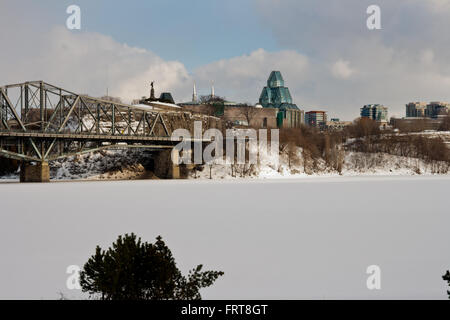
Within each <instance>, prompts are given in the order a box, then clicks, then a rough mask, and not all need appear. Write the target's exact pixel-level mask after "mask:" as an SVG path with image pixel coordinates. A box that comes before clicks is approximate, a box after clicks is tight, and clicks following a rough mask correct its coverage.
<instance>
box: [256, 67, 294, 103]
mask: <svg viewBox="0 0 450 320" xmlns="http://www.w3.org/2000/svg"><path fill="white" fill-rule="evenodd" d="M259 104H261V105H262V106H263V107H264V108H277V109H280V110H286V109H296V110H298V109H299V108H298V107H297V105H295V104H293V103H292V97H291V93H290V92H289V88H288V87H285V86H284V80H283V77H282V76H281V72H280V71H272V72H271V73H270V76H269V79H268V80H267V86H266V87H264V89H263V90H262V92H261V95H260V96H259Z"/></svg>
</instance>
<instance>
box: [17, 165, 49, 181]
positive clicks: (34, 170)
mask: <svg viewBox="0 0 450 320" xmlns="http://www.w3.org/2000/svg"><path fill="white" fill-rule="evenodd" d="M20 182H50V169H49V166H48V162H39V163H37V164H35V165H32V164H31V163H28V162H22V164H21V165H20Z"/></svg>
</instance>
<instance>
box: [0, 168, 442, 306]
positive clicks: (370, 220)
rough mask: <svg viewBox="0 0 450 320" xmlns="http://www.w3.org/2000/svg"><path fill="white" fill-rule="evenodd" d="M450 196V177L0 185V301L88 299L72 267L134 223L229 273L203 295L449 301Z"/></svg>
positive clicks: (137, 229)
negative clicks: (375, 272) (70, 285)
mask: <svg viewBox="0 0 450 320" xmlns="http://www.w3.org/2000/svg"><path fill="white" fill-rule="evenodd" d="M449 198H450V176H441V177H421V176H418V177H334V178H311V179H289V180H263V181H262V180H252V181H151V180H149V181H119V182H55V183H49V184H19V183H8V182H2V183H0V298H2V299H4V298H34V299H55V298H58V292H63V293H64V294H65V295H66V296H67V297H69V298H74V297H83V295H82V294H81V292H80V291H78V290H68V289H67V288H66V279H67V277H68V276H69V275H68V274H66V268H67V267H68V266H69V265H80V266H82V265H83V263H85V262H86V261H87V259H88V257H89V256H90V255H91V254H93V253H94V248H95V246H96V245H97V244H99V245H101V246H102V247H103V248H105V247H107V246H109V245H110V244H111V243H112V242H113V241H114V240H115V239H116V238H117V236H118V235H120V234H124V233H131V232H134V233H136V234H137V235H138V236H141V237H142V238H143V240H146V241H152V242H153V241H154V239H155V237H156V236H158V235H162V236H163V239H164V240H165V241H166V243H167V245H168V246H169V247H170V248H171V249H172V252H173V254H174V256H175V259H176V261H177V262H178V265H179V266H180V268H181V269H182V270H183V271H184V272H186V271H187V270H188V269H190V268H192V267H194V266H195V265H197V264H200V263H203V264H204V265H205V267H206V269H214V270H223V271H224V272H225V276H223V277H222V278H219V280H218V281H217V282H216V284H215V285H214V286H213V287H211V288H208V289H205V290H203V291H202V293H203V298H205V299H228V298H232V299H241V298H242V299H265V298H267V299H300V298H319V299H322V298H326V299H328V298H344V299H345V298H374V299H379V298H385V299H391V298H406V299H414V298H425V299H428V298H437V299H440V298H441V299H446V298H447V296H446V290H447V287H446V283H445V282H444V281H443V280H442V278H441V276H442V275H443V274H444V273H445V270H447V269H450V231H449V230H450V229H449V227H450V210H449ZM369 265H378V266H379V267H380V268H381V290H368V289H367V287H366V279H367V277H368V275H367V274H366V268H367V267H368V266H369Z"/></svg>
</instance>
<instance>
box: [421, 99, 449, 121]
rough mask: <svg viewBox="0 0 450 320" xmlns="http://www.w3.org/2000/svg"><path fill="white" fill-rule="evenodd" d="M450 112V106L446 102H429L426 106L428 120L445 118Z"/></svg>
mask: <svg viewBox="0 0 450 320" xmlns="http://www.w3.org/2000/svg"><path fill="white" fill-rule="evenodd" d="M449 111H450V104H449V103H448V102H438V101H434V102H430V103H429V104H428V105H427V110H426V116H427V117H429V118H435V119H436V118H441V117H445V116H446V115H447V114H448V112H449Z"/></svg>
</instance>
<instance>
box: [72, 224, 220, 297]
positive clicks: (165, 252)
mask: <svg viewBox="0 0 450 320" xmlns="http://www.w3.org/2000/svg"><path fill="white" fill-rule="evenodd" d="M223 274H224V273H223V272H221V271H202V265H198V266H197V267H196V268H194V269H192V270H191V271H190V272H189V274H188V277H187V278H186V277H185V276H183V275H182V274H181V272H180V270H179V269H178V268H177V266H176V263H175V259H174V258H173V256H172V252H171V251H170V249H169V248H168V247H167V246H166V244H165V243H164V241H163V240H162V238H161V237H160V236H159V237H157V238H156V242H155V244H151V243H147V242H141V239H140V238H139V239H137V238H136V235H134V234H133V233H132V234H131V235H128V234H125V235H124V236H123V237H122V236H119V238H118V239H117V240H116V242H115V243H113V244H112V247H110V248H109V249H108V250H106V251H104V250H102V249H101V248H100V247H99V246H97V248H96V250H95V254H94V255H93V256H92V257H91V258H90V259H89V260H88V262H87V263H86V264H85V265H84V267H83V270H82V271H81V272H80V284H81V288H82V290H83V291H84V292H88V293H89V294H91V295H93V296H95V297H98V298H100V299H102V300H170V299H176V300H191V299H201V295H200V292H199V291H200V289H201V288H205V287H209V286H211V285H212V284H213V283H214V281H215V280H216V279H217V278H218V277H219V276H222V275H223Z"/></svg>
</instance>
